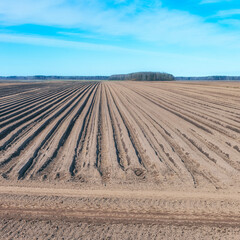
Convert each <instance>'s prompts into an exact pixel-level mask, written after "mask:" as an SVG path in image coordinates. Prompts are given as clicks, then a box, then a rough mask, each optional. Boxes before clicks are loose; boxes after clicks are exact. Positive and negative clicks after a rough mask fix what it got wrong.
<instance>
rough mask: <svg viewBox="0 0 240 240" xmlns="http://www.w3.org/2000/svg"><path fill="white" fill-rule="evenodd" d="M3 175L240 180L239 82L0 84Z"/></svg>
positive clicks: (214, 183)
mask: <svg viewBox="0 0 240 240" xmlns="http://www.w3.org/2000/svg"><path fill="white" fill-rule="evenodd" d="M0 151H1V152H0V175H1V178H2V180H1V181H16V180H21V181H30V180H31V181H35V180H36V181H52V182H54V181H55V182H58V183H59V182H61V181H62V182H67V181H70V182H71V181H73V182H77V183H78V182H79V183H81V184H84V183H88V184H104V185H109V184H122V183H126V184H135V185H136V184H137V185H139V184H140V185H141V184H144V183H147V184H152V185H156V186H161V187H166V188H175V189H179V188H210V189H226V188H227V189H229V188H236V187H237V188H238V187H239V185H240V183H239V182H240V181H239V179H240V178H239V177H240V84H239V83H200V82H199V83H184V82H179V83H176V82H172V83H168V82H159V83H147V82H144V83H143V82H141V83H140V82H55V83H31V84H29V83H28V84H26V83H22V84H11V85H9V84H0Z"/></svg>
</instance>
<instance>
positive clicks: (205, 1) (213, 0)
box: [200, 0, 232, 4]
mask: <svg viewBox="0 0 240 240" xmlns="http://www.w3.org/2000/svg"><path fill="white" fill-rule="evenodd" d="M231 1H232V0H202V1H201V2H200V4H208V3H220V2H231Z"/></svg>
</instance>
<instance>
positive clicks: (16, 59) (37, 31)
mask: <svg viewBox="0 0 240 240" xmlns="http://www.w3.org/2000/svg"><path fill="white" fill-rule="evenodd" d="M239 63H240V2H239V0H181V1H179V0H153V1H147V0H133V1H130V0H112V1H110V0H105V1H104V0H38V1H36V0H21V1H20V0H8V1H6V0H0V75H3V76H8V75H36V74H45V75H110V74H114V73H129V72H135V71H164V72H170V73H172V74H174V75H175V76H203V75H240V65H239Z"/></svg>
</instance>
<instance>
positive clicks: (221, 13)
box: [215, 9, 240, 17]
mask: <svg viewBox="0 0 240 240" xmlns="http://www.w3.org/2000/svg"><path fill="white" fill-rule="evenodd" d="M233 15H240V9H230V10H222V11H218V12H217V14H216V15H215V16H216V17H231V16H233Z"/></svg>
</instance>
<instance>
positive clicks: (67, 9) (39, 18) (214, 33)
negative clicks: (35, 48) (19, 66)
mask: <svg viewBox="0 0 240 240" xmlns="http://www.w3.org/2000/svg"><path fill="white" fill-rule="evenodd" d="M208 1H213V0H208ZM69 2H70V1H67V0H51V1H49V0H38V1H35V0H21V1H19V0H8V1H3V0H0V23H2V24H5V25H20V24H27V23H31V24H39V25H46V26H58V27H63V28H79V29H82V30H86V31H90V32H91V33H98V34H102V35H104V36H106V37H107V36H115V37H121V36H131V37H133V38H135V39H138V40H141V41H148V42H155V43H157V44H164V43H167V44H178V45H181V46H193V47H195V46H221V45H222V44H225V43H226V42H230V43H231V44H228V45H233V43H234V44H235V46H239V44H237V42H240V41H239V34H235V33H232V34H229V33H228V34H225V33H224V32H223V30H222V29H221V28H220V27H219V26H217V25H216V24H210V23H206V22H205V21H204V19H203V18H201V17H198V16H195V15H192V14H190V13H188V12H184V11H177V10H169V9H166V8H163V7H161V1H158V0H156V1H153V2H152V3H153V4H154V7H151V6H148V7H147V8H144V7H143V6H142V4H143V3H142V1H140V0H134V1H131V3H130V4H127V5H126V6H125V7H121V8H117V9H114V8H108V7H107V6H106V5H105V4H104V3H103V2H102V1H98V0H88V1H86V0H78V1H76V0H72V1H71V2H72V3H74V4H71V5H70V4H69ZM144 2H145V1H144ZM205 2H206V0H205ZM6 40H7V39H6V38H5V41H6ZM43 42H44V41H43Z"/></svg>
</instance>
